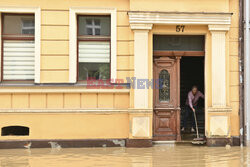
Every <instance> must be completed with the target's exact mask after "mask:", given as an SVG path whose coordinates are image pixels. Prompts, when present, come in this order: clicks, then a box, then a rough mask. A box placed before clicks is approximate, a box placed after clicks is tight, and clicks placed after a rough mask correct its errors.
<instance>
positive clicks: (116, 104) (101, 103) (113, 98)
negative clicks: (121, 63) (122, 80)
mask: <svg viewBox="0 0 250 167" xmlns="http://www.w3.org/2000/svg"><path fill="white" fill-rule="evenodd" d="M0 108H1V109H128V108H129V94H128V93H18V94H17V93H12V94H11V93H6V94H0Z"/></svg>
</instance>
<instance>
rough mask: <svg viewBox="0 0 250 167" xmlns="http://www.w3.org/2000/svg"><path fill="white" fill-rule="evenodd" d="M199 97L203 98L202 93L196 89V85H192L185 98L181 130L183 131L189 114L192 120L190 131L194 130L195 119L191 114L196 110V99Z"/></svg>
mask: <svg viewBox="0 0 250 167" xmlns="http://www.w3.org/2000/svg"><path fill="white" fill-rule="evenodd" d="M200 98H202V99H204V94H203V93H201V92H200V91H199V90H198V87H197V86H193V87H192V90H191V91H189V93H188V96H187V100H186V106H185V114H184V120H183V127H182V129H181V131H182V132H183V131H185V128H187V120H188V117H189V116H190V115H191V121H192V128H191V132H195V127H196V124H195V119H194V115H193V114H195V112H196V110H197V105H198V101H199V99H200Z"/></svg>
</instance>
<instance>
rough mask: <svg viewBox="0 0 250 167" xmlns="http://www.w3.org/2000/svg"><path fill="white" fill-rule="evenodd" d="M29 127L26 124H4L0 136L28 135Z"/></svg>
mask: <svg viewBox="0 0 250 167" xmlns="http://www.w3.org/2000/svg"><path fill="white" fill-rule="evenodd" d="M29 133H30V129H29V127H26V126H5V127H3V128H2V133H1V136H29Z"/></svg>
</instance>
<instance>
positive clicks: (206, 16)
mask: <svg viewBox="0 0 250 167" xmlns="http://www.w3.org/2000/svg"><path fill="white" fill-rule="evenodd" d="M128 15H129V23H130V24H172V25H176V24H188V25H193V24H197V25H209V24H218V25H230V24H231V15H232V13H203V12H202V13H195V12H190V13H189V12H185V13H183V12H142V11H130V12H128Z"/></svg>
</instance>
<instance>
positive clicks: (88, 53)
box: [77, 16, 111, 81]
mask: <svg viewBox="0 0 250 167" xmlns="http://www.w3.org/2000/svg"><path fill="white" fill-rule="evenodd" d="M110 27H111V23H110V16H78V35H77V38H78V80H79V81H83V80H88V79H94V80H99V79H102V80H107V79H110Z"/></svg>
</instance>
